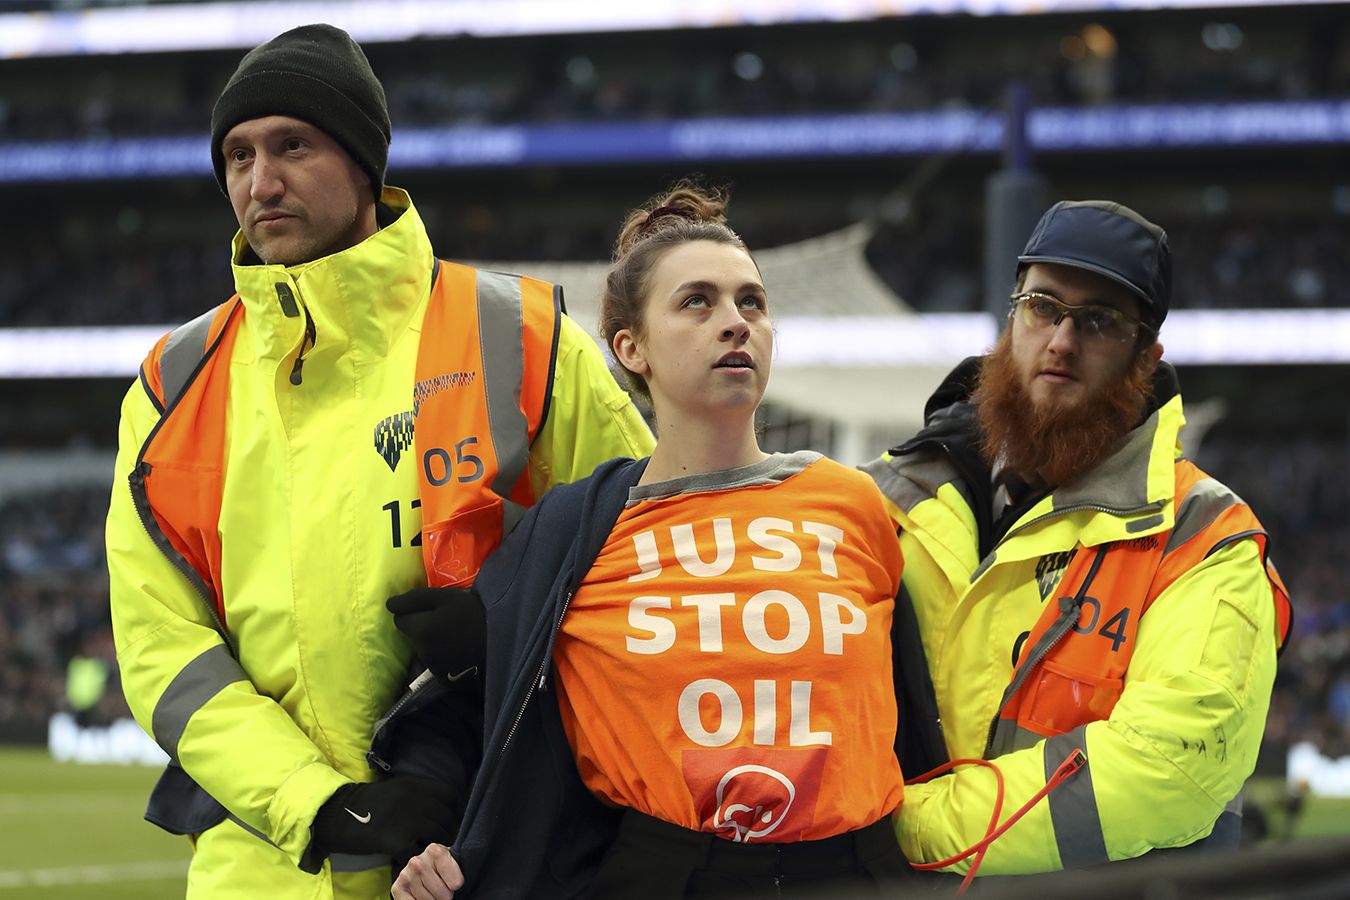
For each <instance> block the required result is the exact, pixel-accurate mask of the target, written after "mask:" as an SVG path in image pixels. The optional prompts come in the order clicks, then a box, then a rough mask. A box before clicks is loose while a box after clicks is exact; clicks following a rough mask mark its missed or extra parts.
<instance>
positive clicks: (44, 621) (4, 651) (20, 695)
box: [0, 486, 129, 743]
mask: <svg viewBox="0 0 1350 900" xmlns="http://www.w3.org/2000/svg"><path fill="white" fill-rule="evenodd" d="M107 514H108V490H107V488H105V487H102V486H99V487H70V488H64V489H61V490H56V491H49V492H44V493H37V494H31V495H27V496H23V497H19V498H14V499H10V500H9V501H7V502H5V503H4V504H0V743H4V742H7V741H24V742H30V741H34V740H39V741H42V740H45V739H46V735H47V720H48V719H49V718H50V717H51V715H52V713H54V712H57V711H60V710H65V711H69V712H73V713H76V714H77V717H78V718H79V719H80V720H81V721H82V722H86V723H89V724H100V723H102V724H106V723H107V722H110V721H111V720H113V719H114V718H117V717H119V716H126V715H129V713H128V712H127V708H126V702H125V701H124V700H123V698H122V692H121V690H120V689H119V688H118V686H117V678H116V668H117V667H116V660H115V655H114V651H113V644H112V629H111V624H110V622H109V618H108V574H107V569H106V567H105V565H104V554H103V520H104V519H105V518H106V517H107ZM100 669H101V671H102V673H103V680H102V684H101V686H100V685H99V679H98V678H97V674H98V672H99V670H100ZM72 674H74V678H75V680H76V681H77V682H78V684H68V678H69V677H70V676H71V675H72ZM91 675H93V676H94V677H91ZM91 682H92V686H91ZM68 688H74V690H73V691H70V690H68ZM94 688H99V689H97V690H95V689H94ZM72 694H73V696H72Z"/></svg>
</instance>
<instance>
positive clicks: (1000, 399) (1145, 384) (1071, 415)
mask: <svg viewBox="0 0 1350 900" xmlns="http://www.w3.org/2000/svg"><path fill="white" fill-rule="evenodd" d="M1155 366H1156V361H1155V360H1154V359H1153V357H1152V354H1149V353H1140V354H1138V355H1137V356H1136V358H1135V361H1134V362H1133V363H1132V364H1131V366H1130V369H1129V371H1128V372H1126V373H1125V377H1123V378H1121V379H1120V380H1119V381H1117V382H1115V383H1114V384H1112V385H1111V386H1110V387H1108V388H1105V389H1104V390H1102V391H1100V392H1098V393H1097V394H1096V395H1094V396H1092V397H1088V398H1086V399H1085V400H1083V401H1082V402H1080V403H1076V404H1072V405H1068V406H1065V405H1055V406H1050V407H1047V408H1038V407H1037V406H1036V405H1035V404H1034V403H1033V402H1032V400H1031V398H1030V397H1029V396H1028V395H1027V392H1026V390H1025V388H1024V387H1023V386H1022V379H1021V376H1020V375H1019V374H1018V371H1017V367H1016V364H1015V363H1014V362H1013V356H1012V335H1011V329H1008V330H1005V331H1004V332H1003V334H1002V335H1001V336H1000V337H999V339H998V343H997V344H995V345H994V349H993V350H992V351H991V352H990V353H989V355H988V356H986V357H985V359H984V362H983V363H982V364H981V366H980V381H979V384H978V385H977V386H976V388H975V392H974V393H973V394H972V395H971V402H972V403H974V404H975V411H976V415H977V416H978V418H979V424H980V430H981V431H982V432H983V434H984V437H983V440H982V441H981V443H980V453H981V455H982V456H983V457H984V460H985V462H987V463H988V464H989V465H990V466H991V467H992V466H994V465H996V464H997V463H998V462H999V461H1001V462H1002V464H1003V465H1004V466H1006V467H1007V469H1008V470H1009V471H1010V472H1012V473H1013V474H1014V475H1017V476H1018V477H1019V478H1021V479H1022V480H1023V481H1026V482H1029V483H1032V484H1036V483H1043V484H1046V485H1048V486H1050V487H1059V486H1061V485H1066V484H1069V483H1070V482H1072V481H1074V480H1076V479H1078V478H1079V477H1081V476H1082V475H1085V474H1086V473H1088V472H1090V471H1092V470H1093V469H1094V468H1096V467H1097V465H1098V463H1100V462H1101V461H1102V460H1104V459H1106V457H1108V456H1110V455H1111V454H1112V453H1114V452H1115V451H1116V449H1117V448H1118V447H1119V445H1120V441H1121V439H1122V438H1124V437H1125V435H1126V434H1128V433H1129V432H1130V431H1131V430H1132V429H1133V428H1134V427H1135V426H1136V425H1138V424H1139V420H1140V419H1141V418H1142V417H1143V414H1144V407H1145V404H1146V402H1147V399H1148V393H1149V386H1150V382H1151V380H1152V376H1153V370H1154V368H1155Z"/></svg>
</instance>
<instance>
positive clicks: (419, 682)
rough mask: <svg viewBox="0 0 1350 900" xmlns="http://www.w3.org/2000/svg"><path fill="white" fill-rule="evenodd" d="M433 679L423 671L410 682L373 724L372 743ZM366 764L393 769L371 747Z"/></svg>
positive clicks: (432, 676) (429, 671)
mask: <svg viewBox="0 0 1350 900" xmlns="http://www.w3.org/2000/svg"><path fill="white" fill-rule="evenodd" d="M435 677H436V676H434V675H432V674H431V670H430V669H425V670H423V671H422V673H421V674H420V675H418V676H417V677H416V678H414V679H413V680H412V684H410V685H408V689H407V690H406V691H404V692H403V696H402V697H399V698H398V702H397V703H395V704H394V705H393V707H391V708H390V710H389V712H387V713H385V714H384V716H383V717H381V718H380V721H378V722H376V723H375V728H374V732H373V734H372V736H371V742H372V743H373V742H374V740H375V738H376V737H378V736H379V734H380V731H381V729H383V728H384V726H385V724H386V723H387V722H390V721H392V720H393V719H394V718H395V717H396V716H397V715H398V714H399V713H400V712H401V711H402V710H403V707H405V706H407V705H408V704H409V703H411V702H412V701H413V700H415V699H416V698H417V697H418V695H420V694H421V693H422V692H423V691H424V690H427V689H428V688H427V685H428V684H430V683H431V682H432V681H434V680H435ZM366 762H368V763H370V764H371V765H374V766H378V767H380V768H381V769H383V770H384V771H386V772H389V771H392V770H393V768H394V767H393V766H392V765H390V764H389V763H388V762H386V761H385V759H384V757H382V756H380V755H379V754H378V753H376V752H375V750H374V748H373V747H372V748H371V749H370V750H367V751H366Z"/></svg>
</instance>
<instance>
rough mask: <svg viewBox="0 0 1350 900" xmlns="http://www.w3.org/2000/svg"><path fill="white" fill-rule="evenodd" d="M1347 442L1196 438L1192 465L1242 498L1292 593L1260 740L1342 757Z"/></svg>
mask: <svg viewBox="0 0 1350 900" xmlns="http://www.w3.org/2000/svg"><path fill="white" fill-rule="evenodd" d="M1348 463H1350V444H1346V443H1343V442H1330V441H1316V440H1313V439H1310V438H1303V439H1297V438H1296V439H1292V440H1291V439H1288V438H1279V439H1276V438H1274V437H1270V438H1266V439H1244V440H1240V441H1238V440H1232V441H1218V440H1211V441H1206V443H1205V445H1204V447H1203V449H1202V452H1201V454H1200V458H1199V460H1198V464H1199V465H1200V466H1201V467H1202V468H1204V469H1206V470H1207V471H1210V472H1212V473H1214V474H1215V475H1216V476H1217V477H1218V478H1219V479H1220V480H1222V481H1223V482H1225V483H1226V484H1228V485H1229V486H1230V487H1231V488H1233V490H1235V491H1237V493H1238V494H1239V495H1240V496H1241V497H1242V498H1243V499H1244V500H1246V501H1247V502H1248V504H1250V505H1251V507H1252V509H1253V510H1255V512H1256V514H1257V516H1258V517H1259V518H1260V519H1261V522H1262V524H1264V525H1265V526H1266V529H1267V530H1268V531H1269V532H1270V534H1271V544H1270V558H1271V559H1272V560H1273V561H1274V562H1275V565H1276V567H1277V568H1278V569H1279V572H1280V575H1281V577H1282V578H1283V579H1284V581H1285V584H1286V585H1287V586H1288V588H1289V590H1290V593H1291V595H1292V597H1293V601H1294V626H1293V631H1292V637H1291V639H1290V642H1289V644H1288V646H1287V647H1286V650H1285V652H1284V655H1283V656H1282V657H1281V658H1280V668H1279V675H1278V677H1277V680H1276V683H1275V693H1274V696H1273V697H1272V700H1271V707H1270V717H1269V719H1268V720H1267V725H1266V739H1267V740H1268V741H1273V742H1278V743H1283V744H1292V743H1297V742H1299V741H1311V742H1312V743H1313V744H1315V745H1316V746H1318V747H1320V748H1321V749H1322V751H1323V753H1325V754H1326V755H1328V756H1331V757H1333V758H1339V757H1342V756H1350V556H1348V555H1347V554H1346V548H1347V547H1350V518H1347V511H1350V480H1347V479H1346V478H1345V470H1346V465H1347V464H1348Z"/></svg>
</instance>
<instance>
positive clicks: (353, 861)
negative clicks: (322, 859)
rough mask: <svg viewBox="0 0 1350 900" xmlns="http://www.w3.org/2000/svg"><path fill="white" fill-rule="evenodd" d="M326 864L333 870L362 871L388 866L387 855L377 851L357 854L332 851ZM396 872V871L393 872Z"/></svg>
mask: <svg viewBox="0 0 1350 900" xmlns="http://www.w3.org/2000/svg"><path fill="white" fill-rule="evenodd" d="M328 865H329V866H330V867H331V868H332V870H333V871H334V872H364V871H366V870H367V869H378V868H380V867H382V866H383V867H388V866H389V865H390V863H389V857H387V856H380V855H379V854H378V853H367V854H363V855H358V854H355V853H333V854H331V855H330V856H329V857H328ZM395 874H397V873H395Z"/></svg>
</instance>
